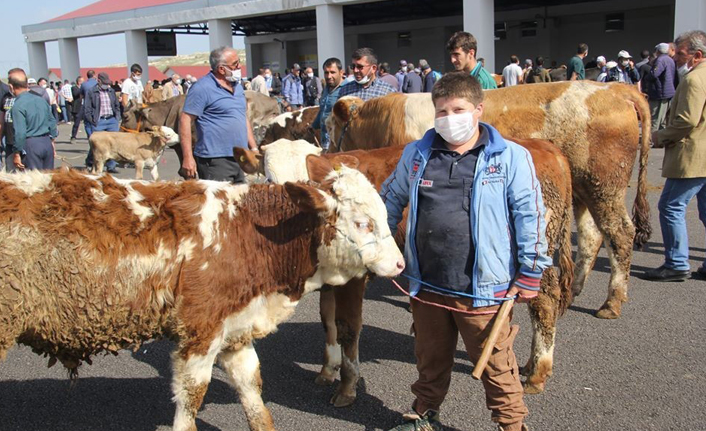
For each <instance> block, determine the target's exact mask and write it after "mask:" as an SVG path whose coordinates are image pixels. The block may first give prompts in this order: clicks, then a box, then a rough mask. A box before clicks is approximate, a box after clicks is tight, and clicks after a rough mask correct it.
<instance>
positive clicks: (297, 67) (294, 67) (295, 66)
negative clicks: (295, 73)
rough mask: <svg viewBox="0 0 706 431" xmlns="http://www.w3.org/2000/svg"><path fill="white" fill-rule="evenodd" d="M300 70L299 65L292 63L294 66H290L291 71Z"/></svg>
mask: <svg viewBox="0 0 706 431" xmlns="http://www.w3.org/2000/svg"><path fill="white" fill-rule="evenodd" d="M301 69H302V68H301V66H299V63H294V64H293V65H292V70H301Z"/></svg>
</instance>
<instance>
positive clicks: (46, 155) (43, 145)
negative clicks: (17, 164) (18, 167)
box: [22, 135, 54, 169]
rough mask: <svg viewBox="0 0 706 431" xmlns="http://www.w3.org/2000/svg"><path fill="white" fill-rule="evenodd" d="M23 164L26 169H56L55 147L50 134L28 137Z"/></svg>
mask: <svg viewBox="0 0 706 431" xmlns="http://www.w3.org/2000/svg"><path fill="white" fill-rule="evenodd" d="M25 153H26V154H25V155H24V157H22V164H23V165H25V169H54V148H53V147H52V146H51V138H50V137H49V135H46V136H37V137H34V138H27V140H26V141H25Z"/></svg>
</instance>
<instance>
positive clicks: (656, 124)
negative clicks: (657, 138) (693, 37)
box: [647, 43, 676, 132]
mask: <svg viewBox="0 0 706 431" xmlns="http://www.w3.org/2000/svg"><path fill="white" fill-rule="evenodd" d="M655 53H656V54H657V58H655V59H654V61H652V67H651V68H650V71H649V75H648V78H649V80H648V82H647V96H648V97H649V103H650V113H651V114H652V132H655V131H657V130H659V129H663V128H665V127H666V126H667V124H666V123H667V111H668V110H669V105H670V103H671V101H672V97H674V94H675V93H676V86H675V85H674V84H675V81H674V75H676V66H675V64H674V60H672V59H671V58H670V57H669V44H668V43H660V44H659V45H657V46H655Z"/></svg>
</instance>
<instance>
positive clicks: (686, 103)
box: [13, 81, 706, 145]
mask: <svg viewBox="0 0 706 431" xmlns="http://www.w3.org/2000/svg"><path fill="white" fill-rule="evenodd" d="M680 85H688V87H686V88H679V89H678V90H677V94H678V95H679V91H680V90H681V91H685V92H686V94H684V95H683V96H682V97H679V99H678V103H677V104H675V103H672V108H671V109H675V110H676V111H675V113H674V114H675V115H674V117H672V118H673V120H672V121H671V122H670V123H669V125H668V126H667V127H666V128H664V129H662V130H660V131H658V132H656V133H655V134H653V138H654V137H656V138H657V140H656V141H654V143H655V144H661V145H670V144H675V143H677V142H679V141H681V140H682V139H684V138H686V137H687V136H689V133H691V131H692V130H694V128H695V127H696V126H698V124H699V121H701V117H702V116H703V111H704V105H706V89H704V88H703V87H700V86H698V85H694V81H691V82H688V83H687V82H686V81H685V82H682V83H681V84H680ZM675 98H676V97H675ZM675 105H676V106H675ZM13 118H14V117H13Z"/></svg>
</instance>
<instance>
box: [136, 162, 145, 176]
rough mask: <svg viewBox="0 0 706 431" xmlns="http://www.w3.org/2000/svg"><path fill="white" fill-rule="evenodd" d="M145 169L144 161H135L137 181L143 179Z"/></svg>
mask: <svg viewBox="0 0 706 431" xmlns="http://www.w3.org/2000/svg"><path fill="white" fill-rule="evenodd" d="M143 169H145V162H144V161H143V160H135V179H138V180H141V179H142V170H143Z"/></svg>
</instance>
